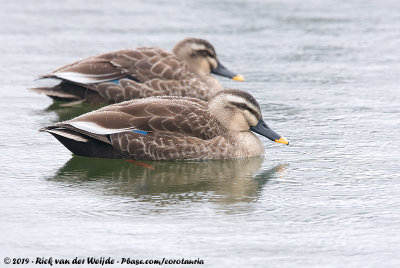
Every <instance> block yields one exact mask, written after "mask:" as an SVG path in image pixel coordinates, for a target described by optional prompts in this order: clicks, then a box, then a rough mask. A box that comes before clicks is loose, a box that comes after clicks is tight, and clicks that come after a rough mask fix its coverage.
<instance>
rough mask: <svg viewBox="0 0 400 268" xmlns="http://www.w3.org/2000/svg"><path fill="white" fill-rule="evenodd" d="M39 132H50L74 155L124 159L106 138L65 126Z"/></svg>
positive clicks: (54, 126)
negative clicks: (105, 140)
mask: <svg viewBox="0 0 400 268" xmlns="http://www.w3.org/2000/svg"><path fill="white" fill-rule="evenodd" d="M39 131H41V132H48V133H50V134H51V135H53V136H54V137H55V138H56V139H57V140H58V141H59V142H61V143H62V144H63V145H64V146H65V147H66V148H67V149H68V150H70V151H71V152H72V153H73V154H76V155H80V156H86V157H100V158H123V157H122V155H121V154H120V153H119V152H118V151H117V150H116V149H115V148H114V147H113V146H112V145H111V144H110V143H108V142H104V139H105V137H99V139H97V138H95V137H94V136H93V135H90V136H88V135H85V134H84V133H80V132H78V131H75V130H74V129H73V128H70V127H69V126H68V125H65V124H54V125H50V126H47V127H44V128H41V129H40V130H39Z"/></svg>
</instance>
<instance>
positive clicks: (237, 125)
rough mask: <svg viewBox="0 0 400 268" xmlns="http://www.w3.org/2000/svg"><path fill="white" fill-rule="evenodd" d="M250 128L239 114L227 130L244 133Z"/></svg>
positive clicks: (233, 117)
mask: <svg viewBox="0 0 400 268" xmlns="http://www.w3.org/2000/svg"><path fill="white" fill-rule="evenodd" d="M249 128H250V126H249V124H248V123H247V121H246V119H245V118H244V117H243V115H241V114H235V115H234V116H232V119H231V121H230V124H229V129H230V130H232V131H246V130H249Z"/></svg>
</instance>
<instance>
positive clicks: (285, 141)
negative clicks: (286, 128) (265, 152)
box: [275, 137, 289, 145]
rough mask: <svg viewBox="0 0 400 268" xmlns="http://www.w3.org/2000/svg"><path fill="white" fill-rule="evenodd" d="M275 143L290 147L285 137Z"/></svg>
mask: <svg viewBox="0 0 400 268" xmlns="http://www.w3.org/2000/svg"><path fill="white" fill-rule="evenodd" d="M275 142H279V143H283V144H286V145H289V142H288V141H287V139H285V138H284V137H281V138H280V139H279V140H275Z"/></svg>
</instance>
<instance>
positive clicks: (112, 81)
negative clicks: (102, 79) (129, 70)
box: [108, 77, 136, 85]
mask: <svg viewBox="0 0 400 268" xmlns="http://www.w3.org/2000/svg"><path fill="white" fill-rule="evenodd" d="M121 79H128V80H133V81H136V80H135V79H131V78H129V77H123V78H120V79H115V80H110V81H108V82H109V83H114V84H117V85H118V84H119V81H120V80H121Z"/></svg>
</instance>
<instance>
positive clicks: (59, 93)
mask: <svg viewBox="0 0 400 268" xmlns="http://www.w3.org/2000/svg"><path fill="white" fill-rule="evenodd" d="M31 90H32V91H34V92H36V93H39V94H44V95H47V96H49V97H50V98H52V99H54V100H58V101H67V102H77V101H87V102H91V103H104V102H107V100H106V99H105V98H103V97H101V96H100V95H99V93H97V92H96V91H95V90H94V89H92V88H91V86H88V87H85V86H84V85H78V84H72V83H69V82H68V81H62V82H61V83H60V84H58V85H56V86H53V87H36V88H31Z"/></svg>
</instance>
